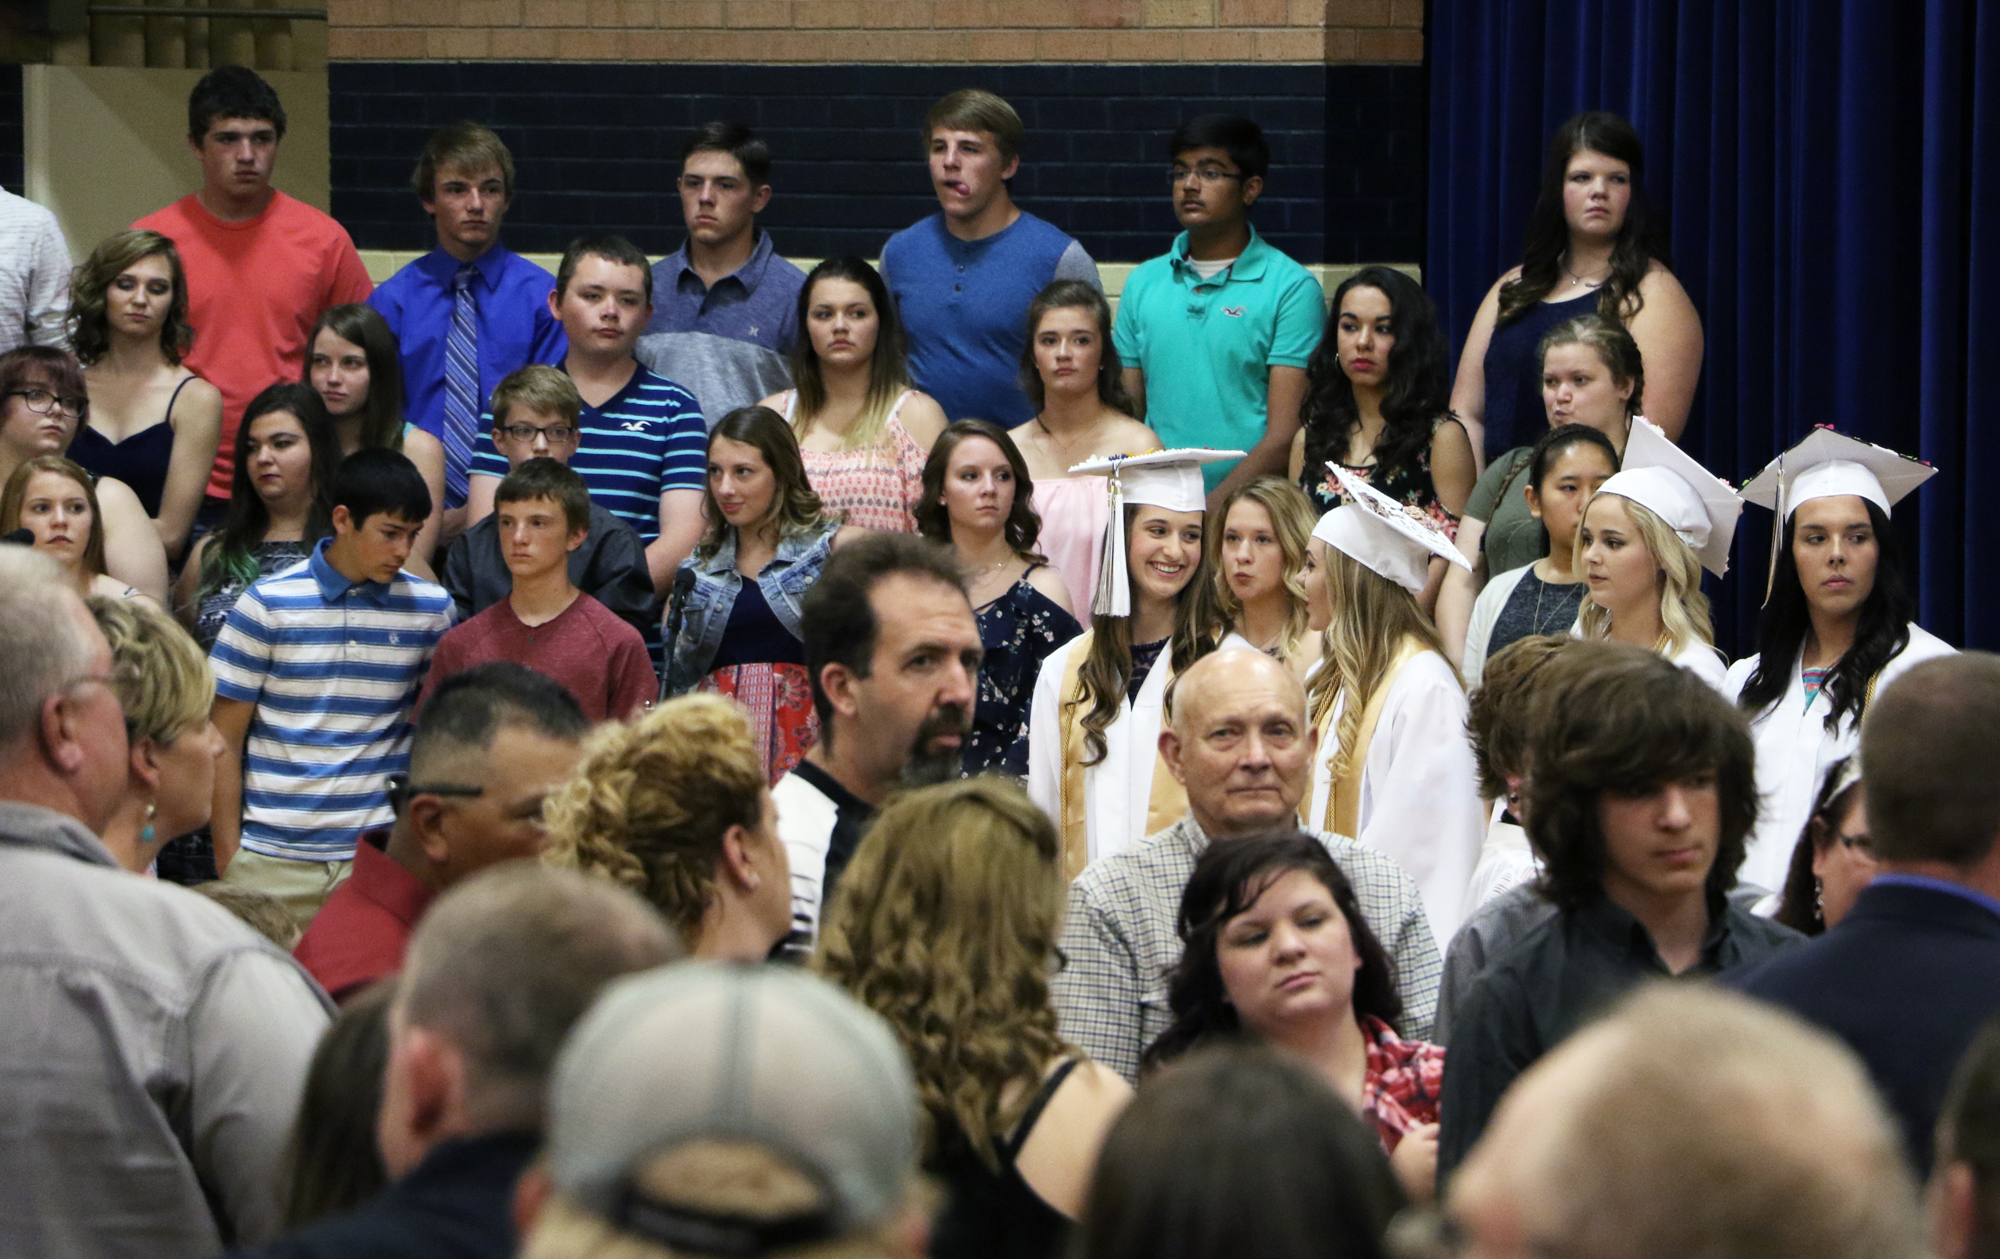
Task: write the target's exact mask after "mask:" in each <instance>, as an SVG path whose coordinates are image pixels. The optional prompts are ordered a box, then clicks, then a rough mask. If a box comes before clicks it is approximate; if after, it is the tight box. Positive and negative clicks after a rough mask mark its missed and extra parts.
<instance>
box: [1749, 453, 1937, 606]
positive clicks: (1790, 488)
mask: <svg viewBox="0 0 2000 1259" xmlns="http://www.w3.org/2000/svg"><path fill="white" fill-rule="evenodd" d="M1936 475H1937V469H1936V468H1933V467H1931V466H1930V465H1929V464H1927V463H1924V462H1922V461H1921V460H1917V459H1912V458H1910V457H1909V456H1908V455H1904V454H1899V453H1897V452H1896V451H1893V450H1890V449H1889V448H1888V447H1886V446H1876V445H1872V444H1870V443H1868V442H1864V441H1858V440H1856V439H1855V438H1852V437H1847V436H1844V435H1843V434H1840V433H1836V432H1834V431H1833V430H1832V429H1831V428H1828V427H1827V426H1826V425H1824V424H1822V425H1820V426H1819V427H1817V428H1815V429H1813V431H1812V432H1810V433H1807V434H1806V436H1805V439H1804V440H1803V441H1801V442H1799V444H1798V445H1796V446H1793V447H1792V448H1791V449H1790V450H1787V451H1784V452H1782V453H1780V454H1779V455H1778V457H1777V458H1776V459H1773V460H1771V462H1769V463H1767V464H1765V465H1764V470H1763V471H1762V472H1759V473H1758V474H1757V475H1756V476H1754V477H1752V478H1750V480H1748V481H1746V482H1744V484H1743V498H1744V501H1746V502H1751V503H1755V504H1757V505H1758V506H1759V507H1768V508H1770V509H1771V510H1772V511H1774V512H1776V513H1777V515H1778V525H1777V527H1776V528H1774V529H1772V530H1771V566H1770V568H1769V569H1768V570H1766V576H1765V578H1764V599H1765V601H1766V602H1769V601H1770V598H1771V583H1772V582H1773V581H1775V580H1777V575H1778V548H1779V547H1780V546H1782V545H1784V536H1785V528H1784V526H1785V522H1786V521H1788V520H1790V519H1791V518H1792V513H1793V512H1795V511H1797V510H1798V509H1799V504H1801V503H1806V502H1810V501H1812V500H1813V499H1815V498H1833V497H1836V496H1838V495H1842V494H1852V495H1854V496H1855V497H1856V498H1860V499H1865V500H1866V501H1868V502H1871V503H1873V504H1875V505H1876V506H1877V507H1880V508H1881V509H1882V514H1883V515H1884V516H1887V515H1889V514H1890V508H1892V507H1894V506H1895V505H1896V504H1897V503H1900V502H1902V501H1903V498H1904V497H1905V496H1906V495H1908V494H1909V493H1910V491H1912V490H1914V489H1916V488H1917V487H1918V486H1919V485H1922V484H1923V483H1924V482H1926V481H1928V480H1930V479H1931V478H1932V477H1934V476H1936Z"/></svg>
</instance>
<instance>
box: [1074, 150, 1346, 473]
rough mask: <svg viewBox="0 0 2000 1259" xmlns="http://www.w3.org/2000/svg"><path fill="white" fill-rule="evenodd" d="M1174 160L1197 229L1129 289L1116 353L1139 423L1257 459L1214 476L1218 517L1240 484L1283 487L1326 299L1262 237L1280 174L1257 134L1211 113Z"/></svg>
mask: <svg viewBox="0 0 2000 1259" xmlns="http://www.w3.org/2000/svg"><path fill="white" fill-rule="evenodd" d="M1168 152H1169V153H1170V154H1171V156H1172V159H1173V164H1172V167H1171V173H1172V176H1173V183H1172V191H1173V198H1174V216H1175V217H1176V218H1178V219H1179V220H1180V223H1181V226H1182V227H1184V228H1186V229H1187V230H1186V231H1184V232H1182V233H1181V234H1180V235H1179V236H1178V237H1176V238H1175V239H1174V244H1173V248H1172V249H1170V250H1168V251H1167V253H1166V254H1165V255H1164V256H1163V257H1159V258H1155V259H1153V260H1152V261H1150V262H1147V263H1143V264H1141V265H1140V266H1139V267H1138V268H1137V269H1135V270H1134V271H1133V272H1132V277H1131V278H1130V279H1129V280H1127V281H1126V282H1125V291H1124V293H1123V294H1122V295H1121V296H1120V297H1119V301H1118V322H1117V326H1116V327H1115V328H1114V329H1113V334H1112V344H1113V345H1114V346H1116V347H1117V350H1118V355H1119V357H1120V358H1121V359H1122V360H1123V361H1124V363H1125V389H1126V392H1128V393H1130V394H1131V395H1132V398H1133V400H1134V401H1135V402H1137V403H1138V404H1139V418H1140V419H1142V420H1144V421H1146V423H1147V424H1149V425H1151V426H1152V428H1153V431H1155V432H1157V433H1158V434H1159V435H1160V440H1161V441H1162V442H1164V443H1165V444H1166V445H1167V446H1169V447H1179V446H1207V447H1211V448H1213V449H1217V450H1230V449H1234V450H1247V451H1249V452H1250V454H1249V457H1247V458H1245V459H1243V460H1241V461H1239V462H1236V463H1229V462H1220V463H1211V464H1209V465H1207V466H1206V467H1204V468H1203V469H1202V475H1203V476H1204V477H1205V478H1206V479H1207V483H1208V489H1209V505H1210V506H1214V505H1215V504H1216V503H1217V502H1219V501H1220V500H1221V497H1222V496H1223V495H1224V494H1225V493H1227V492H1228V491H1229V490H1232V489H1234V488H1235V487H1236V486H1238V485H1240V484H1243V483H1245V482H1248V481H1252V480H1255V479H1256V478H1257V477H1260V476H1264V475H1267V474H1275V475H1278V476H1282V475H1284V472H1285V463H1286V460H1287V459H1288V458H1289V456H1290V454H1291V448H1292V435H1293V434H1294V433H1296V432H1297V431H1298V427H1299V404H1300V403H1301V402H1302V401H1304V399H1305V393H1306V360H1307V359H1309V358H1310V357H1312V352H1313V350H1314V349H1315V348H1317V347H1318V345H1319V338H1320V329H1321V327H1322V326H1323V325H1324V324H1325V321H1326V296H1325V294H1324V293H1323V292H1321V290H1320V286H1319V281H1318V280H1316V279H1314V278H1313V275H1312V273H1311V272H1309V271H1307V270H1306V269H1305V268H1304V267H1302V266H1300V265H1299V264H1298V263H1296V262H1294V261H1292V260H1291V259H1290V258H1288V257H1286V256H1285V255H1284V254H1282V253H1279V252H1278V251H1277V250H1276V249H1273V248H1272V247H1271V246H1270V245H1268V244H1266V243H1265V242H1264V238H1263V237H1261V236H1259V235H1258V234H1257V229H1256V228H1254V227H1252V226H1251V225H1250V207H1251V206H1252V205H1255V204H1256V202H1257V198H1258V197H1259V196H1261V195H1262V194H1263V191H1264V173H1265V171H1266V170H1267V169H1268V168H1269V167H1270V164H1271V150H1270V146H1269V145H1268V144H1266V143H1265V141H1264V133H1263V131H1262V129H1260V128H1259V127H1258V126H1257V124H1256V123H1254V122H1252V121H1250V120H1249V119H1248V118H1238V117H1235V116H1233V115H1228V114H1204V115H1202V116H1201V117H1199V118H1193V119H1190V120H1188V121H1187V122H1184V123H1182V124H1181V126H1180V129H1179V130H1177V131H1175V132H1174V134H1173V138H1172V140H1171V141H1170V143H1169V145H1168ZM1161 173H1162V174H1166V173H1168V172H1167V171H1162V172H1161Z"/></svg>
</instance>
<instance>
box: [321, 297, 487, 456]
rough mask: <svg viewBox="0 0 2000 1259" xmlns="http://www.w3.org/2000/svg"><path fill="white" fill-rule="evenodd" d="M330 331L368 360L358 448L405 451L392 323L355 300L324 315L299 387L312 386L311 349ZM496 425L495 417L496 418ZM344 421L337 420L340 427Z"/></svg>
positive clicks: (398, 361)
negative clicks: (351, 345)
mask: <svg viewBox="0 0 2000 1259" xmlns="http://www.w3.org/2000/svg"><path fill="white" fill-rule="evenodd" d="M322 332H331V333H332V334H333V335H334V336H336V337H339V338H340V339H341V340H343V341H347V342H350V343H352V344H354V345H358V346H360V347H361V353H362V356H363V357H365V358H366V359H367V360H368V400H367V401H366V402H363V403H362V404H361V416H360V419H361V424H360V428H361V444H360V446H359V447H357V449H362V450H366V449H368V448H370V447H374V446H382V447H386V448H387V449H389V450H401V449H402V448H403V401H404V399H403V355H402V351H401V350H399V349H398V348H397V345H396V333H395V330H394V329H392V328H390V327H389V321H388V320H386V319H384V318H382V313H381V312H380V311H378V310H376V309H375V308H374V307H373V306H369V305H365V304H363V303H360V302H354V303H351V304H349V305H346V306H335V307H333V308H332V309H330V310H327V311H325V312H323V313H322V314H321V315H320V317H319V320H318V322H316V323H314V324H313V330H312V336H310V337H308V338H306V364H305V370H304V371H302V372H301V373H300V374H299V381H300V383H301V384H306V385H310V384H312V357H313V350H314V348H315V347H317V346H318V345H319V334H320V333H322ZM496 421H497V417H496ZM339 423H340V419H339V418H338V417H334V424H335V425H336V426H338V424H339Z"/></svg>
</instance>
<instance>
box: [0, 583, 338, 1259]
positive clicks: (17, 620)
mask: <svg viewBox="0 0 2000 1259" xmlns="http://www.w3.org/2000/svg"><path fill="white" fill-rule="evenodd" d="M0 627H4V628H5V632H6V635H7V638H8V645H9V653H10V659H9V661H8V667H7V669H6V670H5V673H4V676H0V1010H4V1011H6V1014H5V1017H0V1134H4V1135H3V1139H0V1184H4V1185H6V1186H7V1189H6V1192H5V1193H0V1254H5V1255H35V1256H38V1257H39V1259H70V1257H72V1256H74V1257H77V1259H83V1257H86V1256H88V1257H89V1259H106V1257H109V1256H132V1257H133V1259H139V1257H141V1256H144V1257H145V1259H174V1257H177V1256H188V1257H189V1259H194V1257H196V1256H206V1255H212V1254H214V1253H215V1252H216V1251H218V1250H220V1249H222V1248H223V1247H225V1246H229V1245H236V1244H242V1243H248V1242H256V1241H261V1240H263V1239H265V1238H267V1237H270V1236H271V1235H273V1234H275V1233H276V1232H277V1231H278V1227H279V1212H280V1201H279V1199H280V1195H279V1183H278V1182H279V1176H280V1172H279V1168H280V1167H281V1165H282V1163H283V1161H284V1160H283V1157H282V1156H283V1153H284V1147H285V1143H286V1140H287V1138H288V1136H289V1134H290V1132H291V1127H292V1120H293V1118H294V1116H295V1115H296V1114H297V1111H298V1104H299V1093H300V1089H301V1087H302V1085H303V1083H304V1080H305V1074H306V1067H307V1064H308V1063H309V1061H310V1060H311V1057H312V1052H313V1047H314V1045H315V1044H316V1043H317V1041H318V1039H319V1036H320V1033H321V1032H322V1031H323V1030H324V1029H325V1027H326V1022H327V1014H328V1010H329V1008H330V1007H329V1006H328V1004H327V1002H326V999H325V997H324V996H323V995H322V994H321V993H320V991H319V989H318V987H317V986H316V985H314V984H313V982H312V980H311V979H309V978H308V977H307V976H306V974H305V972H304V971H303V970H301V969H300V968H299V966H298V964H297V963H295V962H293V961H292V959H291V958H289V957H287V956H285V955H284V954H282V953H280V952H278V951H277V950H276V949H275V948H273V947H272V946H271V945H270V944H269V943H267V942H266V941H265V940H264V939H263V938H262V937H261V936H258V935H257V934H256V933H254V932H253V931H251V930H250V928H248V927H246V926H244V925H243V924H242V923H241V922H239V921H237V920H236V919H235V918H234V917H232V916H231V915H230V913H229V911H228V910H225V909H223V908H222V907H221V906H220V905H217V904H215V903H214V902H212V901H209V900H208V899H206V898H204V897H201V896H197V895H195V894H194V893H192V892H189V891H188V890H186V889H185V888H180V887H175V886H173V885H172V884H168V883H161V882H156V881H154V880H151V879H144V878H140V877H138V876H136V875H133V874H129V873H127V872H126V871H124V870H122V869H120V868H119V867H118V865H117V863H116V862H115V861H113V859H112V857H111V854H110V853H109V852H108V851H106V849H105V847H104V845H103V844H102V843H101V842H100V841H99V840H98V838H97V834H96V832H97V831H98V829H99V828H101V827H102V826H103V825H104V824H105V823H106V822H107V821H108V820H109V819H110V817H111V816H112V814H113V813H114V812H115V811H116V810H117V808H118V807H119V806H120V805H121V804H122V802H123V799H124V794H125V785H126V776H127V759H128V758H127V748H126V736H125V717H124V712H123V710H122V709H121V708H120V707H119V702H118V697H117V695H116V694H115V693H113V691H112V689H111V686H110V685H109V680H110V678H111V674H112V659H111V648H110V645H109V644H108V643H106V642H105V639H104V635H103V634H102V633H100V632H99V631H98V629H97V626H96V625H95V624H94V623H93V622H92V620H91V617H90V613H89V612H88V611H87V610H86V609H85V608H84V606H83V601H82V600H80V599H78V598H77V596H76V595H75V593H74V592H73V591H72V590H71V589H70V588H69V587H68V582H67V580H66V579H65V578H64V577H62V575H61V574H60V572H59V571H58V570H57V568H56V566H55V564H54V563H53V562H51V561H49V560H48V559H46V558H45V557H43V556H41V555H39V554H36V553H34V552H32V551H29V550H28V549H27V548H25V547H0Z"/></svg>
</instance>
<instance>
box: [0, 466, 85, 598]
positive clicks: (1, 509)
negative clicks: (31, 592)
mask: <svg viewBox="0 0 2000 1259" xmlns="http://www.w3.org/2000/svg"><path fill="white" fill-rule="evenodd" d="M37 472H53V473H55V474H56V475H57V476H60V477H67V478H69V479H70V480H72V481H74V482H76V483H77V484H78V485H80V486H82V487H83V500H84V502H86V503H88V504H90V541H88V542H86V543H84V544H83V567H84V570H85V571H86V572H89V573H91V574H94V575H97V576H102V575H103V573H104V512H103V511H102V510H100V509H99V508H98V506H97V485H96V483H95V482H93V481H92V480H91V479H90V473H88V472H85V471H84V470H83V469H82V468H81V467H80V466H78V465H77V464H74V463H72V462H70V461H69V460H68V459H65V458H64V457H63V456H61V455H36V456H35V457H34V458H33V459H27V460H23V461H22V463H21V465H20V466H19V467H17V468H15V469H14V472H13V474H12V475H11V476H9V477H8V478H7V488H6V489H5V490H0V526H4V529H0V532H12V531H13V530H15V529H19V528H20V527H21V508H22V506H23V504H24V502H25V501H26V499H27V497H28V479H29V478H30V477H32V476H34V475H35V474H36V473H37Z"/></svg>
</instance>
